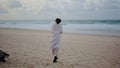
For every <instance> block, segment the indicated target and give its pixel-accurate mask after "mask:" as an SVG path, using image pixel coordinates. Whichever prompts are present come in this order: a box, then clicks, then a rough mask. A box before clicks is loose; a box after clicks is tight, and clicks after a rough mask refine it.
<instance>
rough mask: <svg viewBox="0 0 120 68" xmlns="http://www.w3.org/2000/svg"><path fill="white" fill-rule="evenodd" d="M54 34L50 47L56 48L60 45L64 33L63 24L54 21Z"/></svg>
mask: <svg viewBox="0 0 120 68" xmlns="http://www.w3.org/2000/svg"><path fill="white" fill-rule="evenodd" d="M51 33H52V36H51V41H50V48H51V49H52V50H53V49H54V48H58V49H59V47H60V39H61V33H62V26H61V24H57V23H54V24H53V25H52V32H51Z"/></svg>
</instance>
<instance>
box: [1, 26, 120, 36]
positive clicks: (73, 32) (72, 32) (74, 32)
mask: <svg viewBox="0 0 120 68" xmlns="http://www.w3.org/2000/svg"><path fill="white" fill-rule="evenodd" d="M0 29H10V30H12V29H13V30H17V29H18V30H33V31H46V32H50V30H48V29H32V28H0ZM63 33H70V34H80V35H93V36H113V37H120V35H112V34H110V35H107V34H96V33H93V34H92V33H80V32H77V31H63Z"/></svg>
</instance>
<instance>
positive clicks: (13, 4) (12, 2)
mask: <svg viewBox="0 0 120 68" xmlns="http://www.w3.org/2000/svg"><path fill="white" fill-rule="evenodd" d="M8 3H9V4H8V6H9V7H10V8H20V7H22V4H21V2H20V1H18V0H9V2H8Z"/></svg>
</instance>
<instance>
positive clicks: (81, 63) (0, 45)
mask: <svg viewBox="0 0 120 68" xmlns="http://www.w3.org/2000/svg"><path fill="white" fill-rule="evenodd" d="M50 35H51V33H50V32H49V31H43V30H30V29H7V28H6V29H4V28H3V29H0V50H3V51H5V52H7V53H9V54H10V57H9V58H8V59H6V60H7V62H6V63H3V62H0V68H120V36H107V35H90V34H78V33H63V35H62V39H61V47H60V52H59V56H58V57H59V59H58V62H57V63H52V60H53V58H52V55H51V51H50V49H49V43H50Z"/></svg>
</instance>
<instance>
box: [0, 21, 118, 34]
mask: <svg viewBox="0 0 120 68" xmlns="http://www.w3.org/2000/svg"><path fill="white" fill-rule="evenodd" d="M53 23H54V21H52V20H0V28H24V29H41V30H50V29H51V25H52V24H53ZM61 24H62V26H63V31H64V32H74V33H81V34H97V35H112V36H120V20H63V21H62V23H61Z"/></svg>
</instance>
